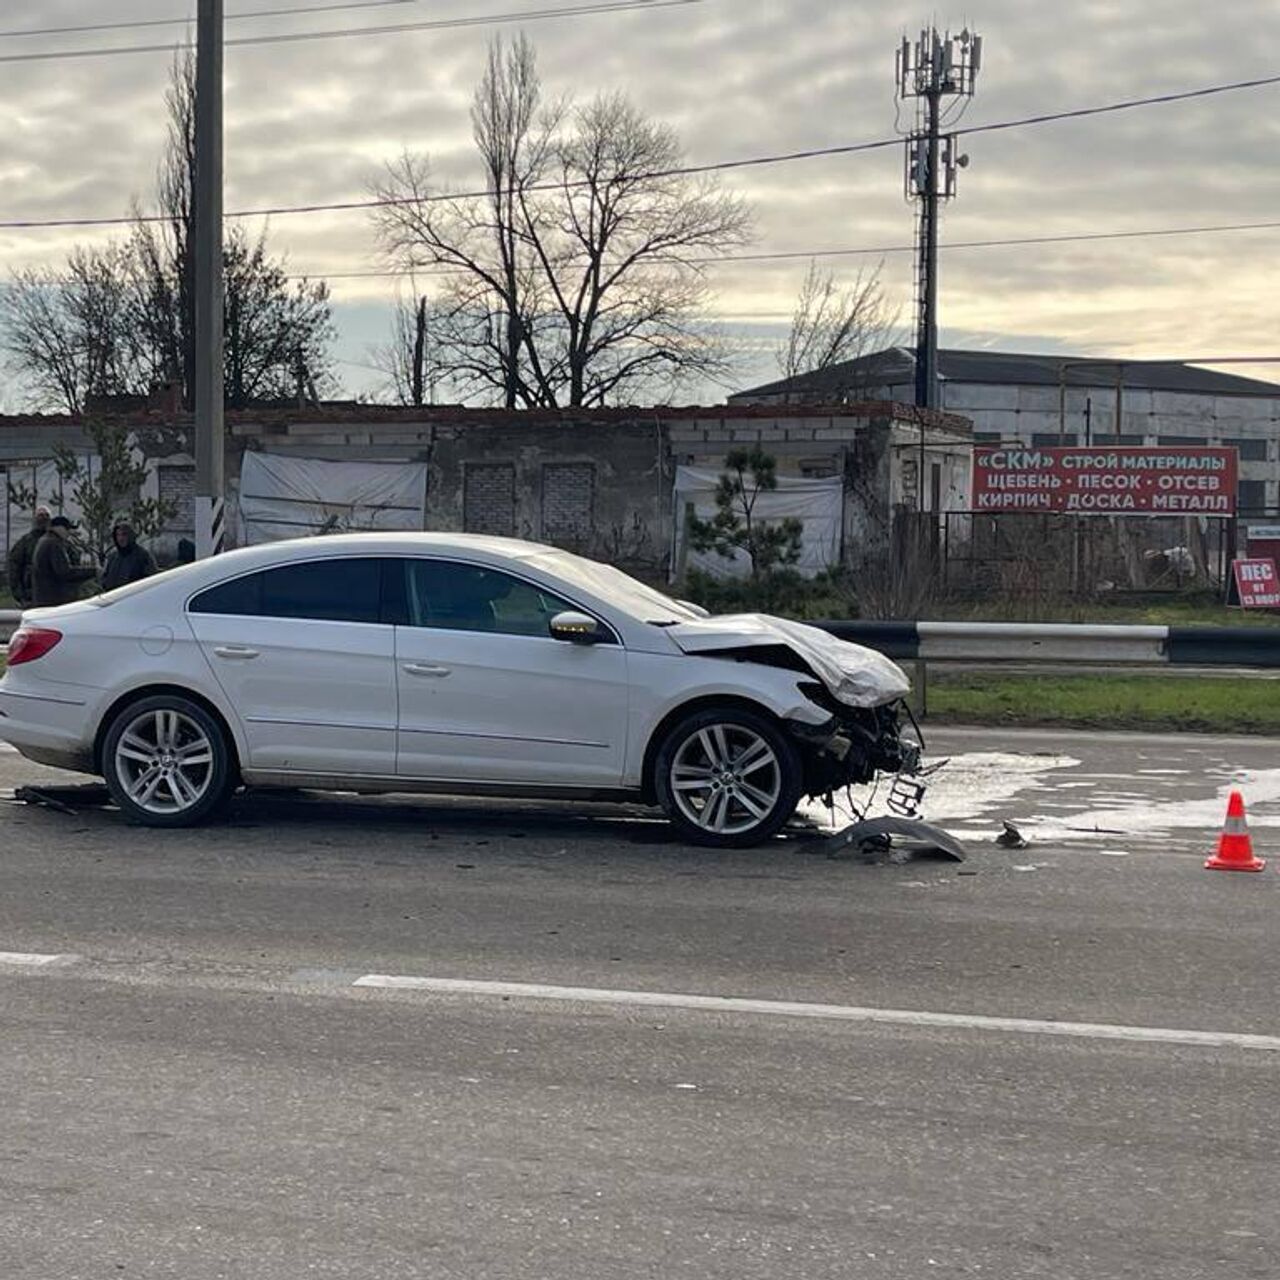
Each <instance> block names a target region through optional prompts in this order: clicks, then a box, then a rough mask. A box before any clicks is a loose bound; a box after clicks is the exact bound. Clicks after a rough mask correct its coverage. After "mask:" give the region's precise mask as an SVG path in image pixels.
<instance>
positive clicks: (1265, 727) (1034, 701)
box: [929, 668, 1280, 734]
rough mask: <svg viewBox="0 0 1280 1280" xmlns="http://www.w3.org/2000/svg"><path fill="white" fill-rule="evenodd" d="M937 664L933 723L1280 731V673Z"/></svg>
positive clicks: (931, 694)
mask: <svg viewBox="0 0 1280 1280" xmlns="http://www.w3.org/2000/svg"><path fill="white" fill-rule="evenodd" d="M935 671H936V669H932V668H931V669H930V673H929V720H930V721H932V722H933V723H945V722H947V721H951V722H954V723H964V724H980V725H1010V726H1015V725H1021V726H1026V727H1032V726H1037V725H1040V726H1044V725H1048V726H1061V727H1063V728H1079V729H1116V730H1118V729H1138V730H1150V729H1162V730H1175V731H1182V732H1186V733H1224V734H1233V733H1259V734H1280V679H1276V680H1270V679H1265V678H1257V679H1251V678H1247V677H1236V676H1222V677H1218V676H1206V677H1203V678H1199V677H1191V676H1187V677H1178V678H1172V677H1169V676H1154V675H1114V676H1111V675H1079V676H1058V675H1053V676H1048V675H1045V676H1037V675H1007V676H1003V675H999V674H995V673H992V674H988V673H985V672H984V673H963V674H961V673H947V672H943V671H936V674H935Z"/></svg>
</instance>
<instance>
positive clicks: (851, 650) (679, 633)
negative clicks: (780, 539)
mask: <svg viewBox="0 0 1280 1280" xmlns="http://www.w3.org/2000/svg"><path fill="white" fill-rule="evenodd" d="M666 630H667V634H668V635H669V636H670V637H671V638H672V639H673V640H674V641H675V642H676V644H677V645H679V646H680V648H681V649H682V650H683V651H684V652H685V653H698V654H706V655H708V656H713V655H714V654H716V653H717V652H721V651H731V650H735V649H747V648H756V647H765V646H772V647H777V646H778V645H784V646H785V647H786V648H788V649H790V650H791V651H792V652H793V653H795V654H797V655H798V656H799V657H800V658H801V659H803V661H804V663H805V665H806V666H807V667H808V668H809V669H810V670H811V671H812V672H813V674H814V676H816V677H817V678H818V679H819V680H821V681H822V683H823V684H824V685H825V686H826V687H827V689H828V690H830V692H831V694H832V696H833V697H835V698H837V699H838V700H839V701H840V702H843V703H844V704H845V705H846V706H849V707H879V706H883V705H884V704H885V703H888V702H894V701H896V700H897V699H898V698H902V697H905V696H906V695H907V693H909V692H910V690H911V682H910V681H909V680H908V679H907V677H906V675H905V673H904V672H903V670H902V668H901V667H899V666H898V664H897V663H896V662H893V661H891V660H890V659H889V658H886V657H885V656H884V654H882V653H877V652H876V651H875V650H874V649H867V648H864V647H863V646H862V645H860V644H850V643H849V642H848V641H847V640H837V639H836V638H835V637H834V636H831V635H828V634H827V633H826V632H825V631H821V630H819V629H818V628H817V627H810V626H806V625H805V624H804V623H803V622H792V621H790V620H789V619H787V618H774V617H772V616H770V615H769V614H767V613H735V614H728V615H726V616H724V617H717V618H698V619H696V620H694V621H690V622H680V623H677V624H676V625H675V626H674V627H668V628H667V629H666Z"/></svg>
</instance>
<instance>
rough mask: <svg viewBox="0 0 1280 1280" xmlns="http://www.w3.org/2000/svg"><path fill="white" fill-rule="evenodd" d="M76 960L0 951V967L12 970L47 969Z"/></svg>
mask: <svg viewBox="0 0 1280 1280" xmlns="http://www.w3.org/2000/svg"><path fill="white" fill-rule="evenodd" d="M76 959H78V957H77V956H73V955H56V956H50V955H41V954H40V953H39V952H35V951H0V965H9V966H10V967H11V968H14V969H47V968H48V967H49V966H50V965H55V964H70V963H71V962H72V961H73V960H76Z"/></svg>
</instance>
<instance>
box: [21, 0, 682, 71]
mask: <svg viewBox="0 0 1280 1280" xmlns="http://www.w3.org/2000/svg"><path fill="white" fill-rule="evenodd" d="M702 3H704V0H601V2H600V3H597V4H586V5H566V6H563V7H561V8H556V9H526V10H524V11H523V12H513V13H492V14H478V15H475V16H473V17H470V18H434V19H431V20H428V21H423V22H402V23H396V24H394V25H391V26H380V27H339V28H335V29H334V30H332V31H292V32H284V33H281V34H277V35H264V36H239V37H237V38H236V39H234V40H226V41H224V42H223V44H224V45H225V46H226V47H227V48H230V47H231V46H232V45H267V44H294V43H297V42H298V41H303V40H306V41H315V40H339V39H347V38H348V37H352V36H385V35H399V34H403V33H404V32H406V31H444V30H452V29H454V28H458V27H483V26H492V25H495V24H498V23H507V22H542V21H546V20H548V19H552V18H575V17H587V16H589V15H591V14H597V13H625V12H628V11H636V10H642V9H644V10H647V9H674V8H683V7H684V6H686V5H691V4H702ZM194 48H195V44H194V42H193V41H190V40H181V41H177V42H175V43H171V44H134V45H115V46H107V47H103V48H96V49H50V50H43V51H41V52H39V53H6V54H4V55H2V56H0V63H4V62H57V61H62V60H64V59H70V58H114V57H116V56H117V55H121V54H129V53H169V54H171V53H173V52H174V50H176V49H194Z"/></svg>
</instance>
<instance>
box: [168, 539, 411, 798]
mask: <svg viewBox="0 0 1280 1280" xmlns="http://www.w3.org/2000/svg"><path fill="white" fill-rule="evenodd" d="M388 563H389V564H392V565H394V564H395V563H396V562H394V561H392V562H384V561H383V560H381V559H375V558H372V557H366V556H359V557H351V556H347V557H327V558H323V559H316V560H308V561H300V562H298V563H296V564H286V565H280V566H278V567H276V568H272V569H265V570H260V571H259V572H257V573H252V574H248V575H245V576H243V577H240V578H234V579H232V580H230V581H228V582H224V583H221V584H219V585H218V586H216V587H212V588H209V589H208V590H206V591H204V592H201V593H200V594H199V595H197V596H196V597H195V598H194V599H193V600H192V601H191V602H190V604H189V606H188V618H189V619H190V622H191V628H192V630H193V631H194V632H195V636H196V639H197V640H198V641H199V643H200V647H201V649H202V651H203V653H204V656H205V658H206V660H207V661H208V663H209V666H210V668H211V669H212V670H213V674H214V676H215V677H216V679H217V681H218V684H219V685H220V687H221V688H222V690H223V692H224V693H225V694H226V697H227V701H228V702H229V703H230V704H231V707H232V708H233V710H234V711H235V714H236V715H237V716H238V717H239V719H240V723H241V726H242V728H243V732H244V737H245V741H246V742H247V744H248V759H247V760H246V761H245V762H244V764H245V766H246V767H247V768H249V769H261V770H275V771H282V772H290V773H301V774H325V775H336V776H341V777H346V776H380V777H392V776H394V774H395V752H396V676H395V628H394V627H393V626H392V625H391V623H390V622H389V621H388V622H385V623H384V622H383V621H382V605H381V600H382V575H383V571H384V565H385V564H388Z"/></svg>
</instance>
